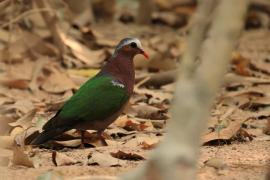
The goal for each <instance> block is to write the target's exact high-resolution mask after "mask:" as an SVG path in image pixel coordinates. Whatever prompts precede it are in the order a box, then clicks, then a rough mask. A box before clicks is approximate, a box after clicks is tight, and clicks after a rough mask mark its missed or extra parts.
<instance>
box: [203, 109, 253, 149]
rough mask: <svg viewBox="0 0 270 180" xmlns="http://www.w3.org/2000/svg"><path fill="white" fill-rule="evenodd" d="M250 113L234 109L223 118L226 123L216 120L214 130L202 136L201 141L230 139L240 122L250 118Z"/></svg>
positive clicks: (235, 132) (239, 126)
mask: <svg viewBox="0 0 270 180" xmlns="http://www.w3.org/2000/svg"><path fill="white" fill-rule="evenodd" d="M250 118H251V117H250V114H248V113H247V112H244V111H241V110H236V111H235V112H234V113H233V114H231V115H230V116H228V117H227V119H224V121H225V122H223V123H226V124H220V123H218V122H217V124H216V125H217V127H216V130H215V131H213V132H210V133H208V134H205V135H203V136H202V143H203V144H206V143H209V142H211V141H215V140H230V139H231V138H232V137H234V135H236V134H237V132H238V130H239V129H240V128H241V126H242V124H243V123H244V122H245V121H247V120H248V119H250Z"/></svg>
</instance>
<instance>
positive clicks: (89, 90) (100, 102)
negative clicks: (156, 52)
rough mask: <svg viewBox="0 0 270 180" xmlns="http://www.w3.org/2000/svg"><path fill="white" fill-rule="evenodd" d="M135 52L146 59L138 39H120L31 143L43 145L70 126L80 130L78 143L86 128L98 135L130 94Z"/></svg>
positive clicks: (133, 79)
mask: <svg viewBox="0 0 270 180" xmlns="http://www.w3.org/2000/svg"><path fill="white" fill-rule="evenodd" d="M138 54H141V55H143V56H144V57H145V58H146V59H148V58H149V57H148V54H147V53H146V52H145V51H144V50H143V48H142V44H141V42H140V40H139V39H137V38H131V37H128V38H124V39H122V40H121V41H120V42H119V43H118V45H117V46H116V48H115V50H114V53H113V54H112V56H111V57H110V58H109V59H108V61H107V62H106V64H105V65H104V66H103V67H102V68H101V70H100V71H99V72H98V73H97V75H95V76H94V77H92V78H90V79H89V80H87V81H86V82H85V83H84V84H83V85H82V86H81V87H80V88H79V89H78V90H77V91H76V92H75V94H74V95H73V96H71V97H70V99H68V100H67V101H66V102H65V104H64V105H63V106H62V108H61V109H60V110H58V111H57V113H56V114H55V115H54V116H53V117H52V118H51V119H50V120H49V121H47V122H46V123H45V124H44V126H43V127H42V130H43V131H42V132H41V133H40V134H39V135H38V136H37V137H36V138H35V139H34V140H33V141H32V142H31V145H41V144H44V143H46V142H48V141H49V140H53V139H54V138H56V137H57V136H59V135H61V134H62V133H64V132H66V131H68V130H71V129H76V130H79V131H80V132H82V135H81V141H82V144H83V139H84V132H85V131H86V130H96V131H97V134H98V136H100V137H101V134H102V133H103V131H104V130H105V129H106V128H107V127H108V126H109V125H110V124H111V123H112V122H114V121H115V120H116V119H117V118H118V117H119V116H120V115H121V113H122V111H123V109H124V107H125V105H126V104H127V102H128V101H129V99H130V97H131V95H132V93H133V88H134V83H135V70H134V62H133V59H134V57H135V56H136V55H138Z"/></svg>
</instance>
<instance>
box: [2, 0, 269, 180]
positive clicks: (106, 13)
mask: <svg viewBox="0 0 270 180" xmlns="http://www.w3.org/2000/svg"><path fill="white" fill-rule="evenodd" d="M196 7H197V1H196V0H77V1H76V0H1V1H0V123H1V127H0V140H1V142H2V143H3V146H4V148H5V149H8V150H9V151H5V152H6V153H7V154H6V155H5V156H3V157H0V158H1V159H2V160H4V161H3V162H5V163H4V164H5V165H9V166H10V165H12V164H13V165H14V164H15V165H26V166H28V167H35V164H34V163H33V162H32V164H31V163H30V165H29V162H28V164H27V163H25V161H24V162H23V163H22V161H20V160H18V159H17V161H16V160H15V161H13V163H11V161H10V156H12V155H10V153H11V152H13V148H14V146H17V145H19V146H23V145H25V144H27V143H28V142H29V141H30V139H32V138H33V137H34V136H35V135H36V134H35V133H36V132H37V131H38V130H40V129H41V127H42V125H43V124H44V123H45V122H46V121H47V120H48V119H49V118H50V117H51V116H52V115H54V113H55V112H56V111H57V110H58V109H59V108H60V107H61V106H62V105H63V103H64V102H65V101H66V100H67V99H68V98H69V97H70V96H71V95H72V94H73V93H74V92H75V91H76V90H77V89H78V88H79V87H80V85H81V84H82V83H83V82H85V81H86V80H87V79H88V78H90V77H92V76H94V75H95V74H96V73H97V72H98V71H99V69H100V67H101V66H102V65H103V64H104V63H105V62H106V60H108V58H109V57H110V56H111V55H112V53H113V51H114V48H115V46H116V45H117V43H118V42H119V41H120V40H121V39H123V38H125V37H137V38H138V39H140V40H141V42H142V46H143V47H144V49H145V51H146V52H147V53H148V54H149V57H150V59H149V60H145V59H144V57H143V56H137V57H136V58H135V61H134V63H135V67H136V86H135V90H134V91H135V92H134V95H133V97H132V98H131V100H130V104H129V105H128V107H127V108H126V110H125V112H124V115H123V116H122V117H121V118H120V121H118V123H116V124H115V126H113V128H111V130H109V131H107V133H108V135H109V136H111V137H112V138H113V139H114V140H115V139H117V140H119V141H124V142H125V143H128V142H130V141H129V140H132V139H133V138H134V137H132V136H131V135H130V131H136V132H137V131H138V132H141V131H144V130H149V131H154V133H152V134H151V133H148V134H147V135H145V134H143V135H137V137H140V139H137V141H136V142H140V143H141V144H142V145H140V148H141V149H140V151H143V153H145V150H149V149H152V148H153V147H154V146H155V145H156V144H157V143H158V142H159V140H160V138H161V136H162V133H163V127H164V126H165V124H166V121H167V120H168V119H169V118H170V114H169V113H168V110H169V107H170V102H171V99H172V97H173V92H174V81H175V75H176V69H177V67H178V66H179V62H181V57H182V55H183V52H184V51H185V48H186V40H185V39H186V36H187V35H188V34H189V30H190V21H189V20H190V18H191V16H192V15H193V14H194V13H195V11H196ZM228 13H230V12H229V11H228ZM269 27H270V2H269V1H267V0H252V1H251V4H250V7H249V10H248V13H247V16H246V19H245V29H244V32H243V36H242V37H241V38H240V40H239V43H238V45H237V48H236V50H235V52H234V53H233V55H232V61H231V65H230V67H229V69H228V72H229V73H233V74H234V75H237V77H238V76H241V77H244V78H246V77H248V78H249V77H252V78H262V79H263V81H264V82H265V81H266V82H268V84H267V83H265V84H261V85H262V86H263V87H261V88H259V87H257V88H256V89H255V88H254V87H253V84H252V83H254V82H252V81H250V79H249V80H247V79H241V80H240V81H239V79H238V80H237V78H236V79H233V80H229V81H226V82H227V84H225V86H224V88H223V89H222V91H221V94H220V97H222V98H223V99H222V98H221V99H222V100H221V101H218V102H217V104H216V105H215V107H214V109H213V111H212V114H211V115H212V120H213V121H210V124H209V126H208V127H209V128H208V129H207V133H211V132H213V131H215V130H216V129H218V130H220V129H223V128H225V129H226V128H229V130H230V133H229V135H228V134H226V133H225V134H226V135H224V139H225V140H224V139H222V140H221V141H218V143H220V142H221V144H222V143H225V144H226V143H227V141H229V142H231V141H237V142H240V141H241V142H242V141H249V139H252V138H253V136H252V135H250V136H248V135H247V134H250V133H251V134H252V133H253V134H256V133H257V134H256V135H258V136H262V134H263V133H262V129H265V125H264V124H265V122H266V121H267V118H269V117H270V115H269V111H267V110H265V109H260V108H265V107H268V106H269V104H270V102H269V100H265V99H264V100H261V99H256V98H260V97H261V98H262V97H264V95H265V94H269V92H268V91H267V89H269V75H270V63H269V62H270V56H269V52H270V34H269ZM216 65H217V64H216ZM213 67H214V65H213ZM235 80H236V82H235ZM256 82H257V80H256ZM260 82H261V81H260ZM257 85H258V84H257ZM259 89H260V90H262V91H263V92H258V91H259ZM254 92H255V93H254ZM259 93H261V94H263V95H262V96H260V94H259ZM258 94H259V95H258ZM266 96H267V95H266ZM229 100H230V102H232V101H233V102H234V103H235V101H237V102H238V103H240V105H241V106H240V105H239V109H241V113H243V112H242V110H244V111H245V112H255V111H258V110H262V111H260V113H261V114H260V116H259V115H258V118H259V117H260V118H261V120H262V121H260V122H257V121H256V122H254V121H250V122H248V123H246V122H245V123H244V121H242V120H241V121H237V123H236V124H233V125H232V124H226V123H224V122H223V121H217V120H219V119H220V117H222V116H221V115H222V114H223V115H224V114H226V112H227V113H228V111H227V110H228V107H230V105H231V104H230V103H229V104H230V105H228V106H226V107H224V106H223V105H222V103H224V102H225V101H226V103H227V102H228V101H229ZM253 100H254V101H253ZM234 112H238V111H233V112H229V114H230V113H231V114H230V115H232V114H233V113H234ZM241 113H239V114H237V113H236V114H237V116H238V117H239V116H241V117H245V120H246V119H249V118H250V117H251V116H252V117H253V115H250V114H248V115H247V114H246V115H245V116H244V115H243V114H241ZM244 114H245V113H244ZM227 115H228V114H227ZM234 115H235V114H234ZM226 118H227V117H224V119H226ZM149 120H151V121H149ZM267 122H269V121H267ZM244 124H245V125H244ZM250 124H251V125H250ZM254 124H255V125H254ZM230 125H232V126H230ZM242 126H243V127H246V128H248V127H253V129H252V128H250V129H251V130H250V129H249V130H250V132H249V131H247V134H245V133H243V131H239V129H241V127H242ZM269 126H270V124H269V123H268V126H267V127H268V128H269V129H270V127H269ZM116 127H117V128H118V129H117V128H116ZM236 127H237V128H236ZM254 127H256V128H257V129H256V128H254ZM115 129H117V130H115ZM119 129H120V130H119ZM254 129H256V130H258V131H252V130H254ZM269 129H266V130H264V131H263V132H264V134H267V133H268V134H269V131H270V130H269ZM244 130H246V129H244ZM245 132H246V131H245ZM119 134H120V135H119ZM69 135H70V136H69V137H68V138H67V136H65V137H62V140H64V141H63V142H55V146H56V147H57V148H60V149H61V148H65V147H68V148H74V147H78V146H79V141H72V142H70V141H69V140H70V137H72V138H78V137H79V135H78V134H76V132H72V133H71V134H69ZM89 136H90V135H89ZM118 136H120V137H118ZM123 137H124V138H123ZM65 138H66V139H65ZM121 138H123V139H121ZM217 140H220V138H219V137H216V136H211V135H210V136H206V137H205V139H204V141H203V142H204V143H210V144H211V143H213V144H215V145H216V144H217ZM88 144H89V147H98V146H99V145H97V144H95V143H94V142H92V141H89V142H88ZM264 145H265V144H264ZM264 145H261V146H260V145H254V146H255V147H261V149H262V151H263V152H264V151H266V152H267V149H266V148H265V147H266V145H267V144H266V145H265V146H264ZM127 146H129V147H132V148H137V147H138V143H135V142H134V141H132V142H130V143H129V144H128V145H127ZM141 146H142V147H141ZM119 147H120V146H119ZM255 149H256V148H255ZM11 150H12V151H11ZM244 150H245V148H244ZM244 150H243V151H244ZM246 150H247V151H248V149H246ZM10 151H11V152H10ZM104 151H108V149H107V150H104ZM15 152H17V150H16V151H15ZM19 152H20V153H21V150H20V151H19ZM29 152H30V151H27V153H25V151H23V154H24V155H25V156H27V157H28V156H29ZM138 152H139V151H138ZM224 152H225V153H226V152H227V150H226V149H225V150H224ZM268 152H269V151H268ZM17 153H18V152H17ZM39 153H41V156H40V157H42V158H43V159H42V158H41V162H39V164H42V163H43V165H44V164H45V166H47V167H51V166H53V163H52V162H51V160H48V157H50V156H49V155H48V154H49V152H43V151H41V152H39ZM83 153H85V152H83ZM15 154H16V153H15ZM206 154H207V155H206V156H205V157H208V155H209V154H210V155H211V152H206ZM242 154H243V153H240V155H242ZM24 155H23V156H24ZM240 155H239V156H240ZM20 156H22V155H21V154H20ZM205 157H204V159H205ZM130 158H131V159H132V158H134V157H133V156H132V157H130ZM137 158H138V157H137ZM15 159H16V158H15ZM79 159H80V158H79ZM261 159H262V160H261V161H260V162H263V163H264V162H265V161H266V160H265V157H264V156H263V157H262V158H261ZM257 160H258V159H257ZM258 161H259V160H258ZM248 162H249V161H248ZM137 164H138V162H136V163H134V164H132V163H130V164H124V165H123V164H122V165H121V166H123V167H125V168H126V166H127V167H128V168H132V167H134V166H135V165H137ZM109 165H114V164H109ZM128 168H127V169H128ZM125 170H126V169H121V170H119V172H120V171H125ZM43 171H45V170H44V169H43ZM33 172H34V173H36V174H39V173H40V172H37V171H32V170H31V173H33ZM71 172H72V171H71ZM119 172H117V173H119ZM241 172H242V171H241ZM260 172H261V171H260ZM29 173H30V171H29ZM117 173H116V172H114V171H113V173H112V174H117ZM243 173H244V170H243ZM251 173H253V172H251ZM0 174H1V173H0ZM225 174H226V173H225ZM8 175H9V176H11V175H12V172H10V173H9V174H8ZM28 175H29V174H28ZM28 175H26V176H25V177H28Z"/></svg>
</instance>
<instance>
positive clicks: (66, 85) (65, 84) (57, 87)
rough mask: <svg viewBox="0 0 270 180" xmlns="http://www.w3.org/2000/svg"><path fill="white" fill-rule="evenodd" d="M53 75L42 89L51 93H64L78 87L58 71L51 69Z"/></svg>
mask: <svg viewBox="0 0 270 180" xmlns="http://www.w3.org/2000/svg"><path fill="white" fill-rule="evenodd" d="M50 71H51V74H50V75H49V77H48V78H47V79H46V80H45V82H44V83H43V84H42V86H41V87H42V89H44V90H45V91H47V92H49V93H63V92H65V91H68V90H70V89H74V88H75V87H76V85H75V83H74V82H73V81H71V79H70V78H69V77H68V76H67V74H65V73H63V72H60V71H59V70H58V69H56V68H53V67H51V68H50Z"/></svg>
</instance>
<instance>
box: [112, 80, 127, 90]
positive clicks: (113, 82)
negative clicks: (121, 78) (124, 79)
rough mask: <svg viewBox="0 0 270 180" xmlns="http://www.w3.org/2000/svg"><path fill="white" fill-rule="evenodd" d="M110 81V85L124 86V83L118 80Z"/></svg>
mask: <svg viewBox="0 0 270 180" xmlns="http://www.w3.org/2000/svg"><path fill="white" fill-rule="evenodd" d="M111 82H112V85H113V86H118V87H120V88H124V87H125V85H124V84H122V83H120V82H118V81H115V80H112V81H111Z"/></svg>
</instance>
